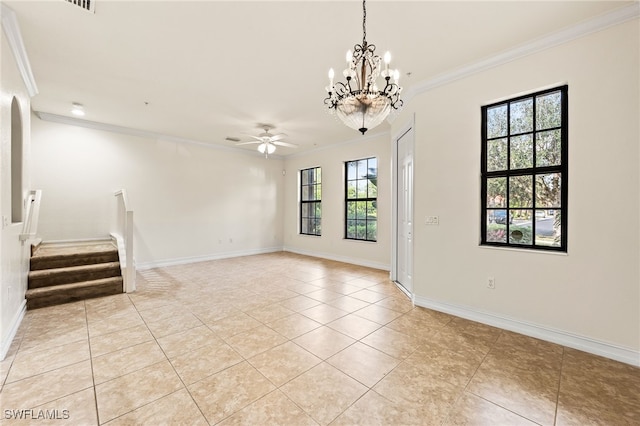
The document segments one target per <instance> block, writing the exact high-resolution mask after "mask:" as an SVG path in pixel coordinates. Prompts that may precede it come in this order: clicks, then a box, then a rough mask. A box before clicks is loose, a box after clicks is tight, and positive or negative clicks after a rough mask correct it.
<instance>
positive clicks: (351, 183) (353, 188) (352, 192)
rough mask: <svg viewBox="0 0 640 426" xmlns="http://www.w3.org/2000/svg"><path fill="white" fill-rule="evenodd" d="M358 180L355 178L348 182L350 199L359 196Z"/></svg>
mask: <svg viewBox="0 0 640 426" xmlns="http://www.w3.org/2000/svg"><path fill="white" fill-rule="evenodd" d="M356 182H357V181H355V180H354V181H349V182H347V198H349V199H353V198H357V195H358V194H357V192H356Z"/></svg>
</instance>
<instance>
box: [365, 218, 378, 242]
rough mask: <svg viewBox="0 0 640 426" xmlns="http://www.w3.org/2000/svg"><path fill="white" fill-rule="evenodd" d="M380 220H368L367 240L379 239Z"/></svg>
mask: <svg viewBox="0 0 640 426" xmlns="http://www.w3.org/2000/svg"><path fill="white" fill-rule="evenodd" d="M377 228H378V222H377V221H375V220H370V221H369V222H367V240H370V241H375V240H377V239H378V230H377Z"/></svg>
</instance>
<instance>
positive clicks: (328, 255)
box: [283, 246, 390, 271]
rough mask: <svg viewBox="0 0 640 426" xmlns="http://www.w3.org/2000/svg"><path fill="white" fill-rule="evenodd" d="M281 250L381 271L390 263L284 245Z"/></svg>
mask: <svg viewBox="0 0 640 426" xmlns="http://www.w3.org/2000/svg"><path fill="white" fill-rule="evenodd" d="M283 250H284V251H288V252H291V253H296V254H302V255H304V256H312V257H319V258H321V259H327V260H335V261H336V262H344V263H349V264H351V265H358V266H365V267H367V268H373V269H381V270H383V271H388V270H389V269H390V265H389V264H387V263H380V262H371V261H369V260H363V259H357V258H353V257H347V256H338V255H335V254H331V253H323V252H317V251H308V250H301V249H299V248H296V247H288V246H285V247H284V249H283Z"/></svg>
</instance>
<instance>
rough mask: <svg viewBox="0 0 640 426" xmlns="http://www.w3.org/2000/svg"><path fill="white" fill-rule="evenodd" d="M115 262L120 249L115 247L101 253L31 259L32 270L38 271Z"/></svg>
mask: <svg viewBox="0 0 640 426" xmlns="http://www.w3.org/2000/svg"><path fill="white" fill-rule="evenodd" d="M115 261H118V249H116V248H115V247H112V248H110V249H108V248H106V249H104V250H100V251H87V252H76V253H52V254H44V255H42V254H41V255H35V256H33V257H31V270H32V271H38V270H42V269H51V268H61V267H65V266H81V265H88V264H92V263H105V262H115Z"/></svg>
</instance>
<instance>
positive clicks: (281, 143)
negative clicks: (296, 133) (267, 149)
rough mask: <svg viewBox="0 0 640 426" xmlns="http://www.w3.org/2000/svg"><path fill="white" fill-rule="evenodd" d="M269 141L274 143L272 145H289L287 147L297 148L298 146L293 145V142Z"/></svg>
mask: <svg viewBox="0 0 640 426" xmlns="http://www.w3.org/2000/svg"><path fill="white" fill-rule="evenodd" d="M271 143H272V144H274V145H279V146H286V147H289V148H297V147H298V145H294V144H292V143H289V142H278V141H275V142H271Z"/></svg>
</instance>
